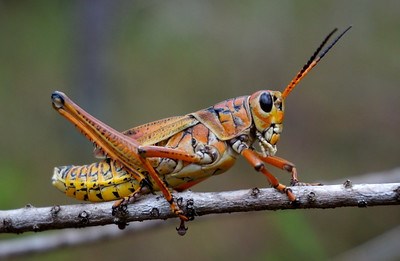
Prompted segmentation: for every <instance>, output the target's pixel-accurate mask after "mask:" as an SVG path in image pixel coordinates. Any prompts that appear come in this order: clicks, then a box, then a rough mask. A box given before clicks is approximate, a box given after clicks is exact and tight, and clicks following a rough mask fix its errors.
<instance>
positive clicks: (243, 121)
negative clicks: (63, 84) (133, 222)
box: [51, 27, 351, 234]
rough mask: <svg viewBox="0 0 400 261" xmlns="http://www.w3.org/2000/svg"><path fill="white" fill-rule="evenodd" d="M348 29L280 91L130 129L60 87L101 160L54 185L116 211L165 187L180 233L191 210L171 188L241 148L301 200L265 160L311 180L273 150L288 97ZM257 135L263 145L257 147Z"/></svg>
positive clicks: (206, 173) (62, 100)
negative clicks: (182, 205) (106, 203)
mask: <svg viewBox="0 0 400 261" xmlns="http://www.w3.org/2000/svg"><path fill="white" fill-rule="evenodd" d="M350 28H351V27H348V28H347V29H346V30H345V31H344V32H342V33H341V34H340V35H339V36H338V37H336V39H335V40H334V41H333V42H332V43H331V44H330V45H328V46H327V47H326V48H325V49H324V50H323V48H324V46H325V45H326V43H327V42H328V40H329V38H330V37H331V36H332V35H333V33H335V32H336V30H337V29H335V30H333V31H332V32H331V33H330V34H329V35H328V36H327V37H326V38H325V39H324V41H323V42H322V43H321V45H320V46H319V47H318V48H317V50H316V51H315V52H314V54H313V55H312V56H311V58H310V59H309V61H308V62H307V63H306V64H305V65H304V67H303V68H302V69H301V70H300V72H298V74H297V75H296V76H295V77H294V78H293V80H292V81H291V82H290V83H289V84H288V86H287V87H286V88H285V90H284V91H283V92H282V93H281V92H279V91H270V90H262V91H257V92H255V93H253V94H252V95H250V96H242V97H237V98H232V99H227V100H225V101H222V102H220V103H218V104H216V105H214V106H211V107H209V108H207V109H204V110H199V111H197V112H194V113H190V114H187V115H184V116H176V117H171V118H166V119H162V120H158V121H154V122H151V123H147V124H144V125H141V126H138V127H135V128H132V129H129V130H127V131H124V132H119V131H116V130H114V129H113V128H111V127H109V126H107V125H106V124H104V123H102V122H101V121H99V120H97V119H96V118H94V117H93V116H91V115H90V114H88V113H87V112H85V111H84V110H83V109H81V108H80V107H79V106H78V105H76V104H75V103H73V102H72V101H71V100H70V99H69V98H68V97H67V96H66V95H65V94H63V93H61V92H54V93H53V94H52V95H51V98H52V102H53V107H54V108H55V109H56V110H57V111H58V112H59V113H60V114H61V115H63V116H64V117H65V118H67V119H68V120H69V121H70V122H72V123H73V124H74V125H75V126H76V127H77V128H78V129H79V130H80V131H81V132H82V133H83V134H84V135H85V136H86V137H87V138H88V139H89V140H91V141H92V142H93V143H94V144H95V146H96V148H95V155H96V156H97V157H100V158H103V160H102V161H100V162H97V163H93V164H90V165H84V166H63V167H56V168H55V170H54V175H53V178H52V180H53V185H54V186H56V187H57V188H58V189H60V190H61V191H64V192H65V193H66V194H67V195H68V196H72V197H75V198H77V199H80V200H89V201H109V200H118V201H116V202H115V203H114V205H113V211H114V210H116V209H118V208H120V207H121V206H125V205H126V204H128V203H129V202H130V201H132V200H134V199H135V198H137V197H138V196H140V195H141V194H145V193H149V192H152V191H161V192H162V193H163V195H164V197H165V198H166V200H167V201H168V202H169V204H170V206H171V210H172V211H173V213H175V214H176V215H177V216H179V218H180V220H181V225H180V227H179V228H177V229H178V232H179V234H184V233H185V231H186V228H185V226H184V222H185V221H187V220H188V217H187V216H185V214H184V213H183V211H182V210H181V209H180V208H179V206H178V205H177V203H176V202H175V201H174V198H173V197H172V194H171V192H170V189H174V190H176V191H183V190H185V189H187V188H190V187H191V186H193V185H195V184H197V183H199V182H201V181H203V180H205V179H206V178H208V177H211V176H213V175H216V174H220V173H223V172H225V171H226V170H228V169H229V168H230V167H231V166H232V165H233V164H234V162H235V160H236V158H237V157H238V156H239V155H241V156H243V157H244V158H245V159H246V160H247V161H248V163H249V164H250V165H251V166H253V167H254V169H255V170H256V171H259V172H261V173H262V174H264V175H265V176H266V178H267V180H268V182H269V183H270V184H271V185H272V186H273V187H274V188H276V189H277V190H278V191H281V192H284V193H286V195H287V196H288V199H289V200H290V202H295V201H296V196H295V195H294V194H293V193H292V191H291V190H290V188H288V187H286V186H285V185H283V184H280V183H279V181H278V180H277V178H275V177H274V176H273V175H272V174H271V173H270V172H269V171H268V170H267V168H266V167H265V163H267V164H270V165H272V166H274V167H277V168H280V169H283V170H286V171H288V172H290V173H291V185H292V186H295V185H306V184H308V183H300V182H299V181H298V178H297V171H296V168H295V166H294V165H293V164H292V163H290V162H288V161H286V160H285V159H282V158H279V157H277V156H275V153H276V150H277V149H276V144H277V142H278V140H279V138H280V134H281V132H282V123H283V116H284V101H285V99H286V97H287V96H288V95H289V93H290V92H291V91H292V90H293V88H294V87H295V86H296V85H297V84H298V83H299V82H300V81H301V79H302V78H303V77H304V76H306V75H307V74H308V72H310V70H311V69H312V68H314V66H315V65H316V64H317V63H318V62H319V61H320V60H321V59H322V58H323V57H324V56H325V54H326V53H327V52H328V51H329V50H330V49H331V48H332V47H333V46H334V45H335V44H336V42H337V41H338V40H339V39H340V38H341V37H342V36H343V35H344V34H345V33H346V32H347V31H348V30H349V29H350ZM255 142H257V143H258V144H259V147H260V149H261V151H260V152H257V151H256V150H255V148H254V147H253V144H254V143H255Z"/></svg>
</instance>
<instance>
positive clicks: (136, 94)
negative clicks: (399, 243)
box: [0, 0, 400, 260]
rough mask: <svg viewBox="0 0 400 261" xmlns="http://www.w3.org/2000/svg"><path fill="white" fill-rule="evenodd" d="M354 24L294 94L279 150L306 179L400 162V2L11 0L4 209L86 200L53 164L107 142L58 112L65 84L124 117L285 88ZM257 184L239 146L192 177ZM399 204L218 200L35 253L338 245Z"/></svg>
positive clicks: (370, 233) (298, 249)
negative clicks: (189, 213)
mask: <svg viewBox="0 0 400 261" xmlns="http://www.w3.org/2000/svg"><path fill="white" fill-rule="evenodd" d="M349 24H353V26H354V28H353V29H352V30H351V31H350V32H349V33H348V34H347V35H346V36H345V38H344V39H343V40H342V41H341V42H340V43H339V44H338V45H337V46H336V47H335V48H334V49H333V50H332V51H331V53H329V54H328V55H327V56H326V58H325V59H324V60H323V61H322V62H321V63H320V65H319V66H318V67H317V68H316V69H315V70H314V71H313V72H312V73H311V74H310V75H309V76H308V77H306V79H304V80H303V82H302V83H301V84H300V85H299V86H298V88H296V90H295V91H294V92H293V93H292V94H291V95H290V97H289V98H288V99H287V102H286V120H285V128H284V133H283V136H282V139H281V142H280V144H279V150H278V155H279V156H281V157H284V158H286V159H289V160H290V161H292V162H294V163H296V165H297V166H298V169H299V174H300V177H301V179H302V180H304V181H323V182H324V181H325V182H327V181H329V180H340V181H344V180H345V179H347V178H349V177H353V176H357V175H360V174H364V173H368V172H374V171H382V170H388V169H392V168H394V167H397V166H398V165H399V158H400V157H399V155H400V142H399V133H400V117H399V113H400V86H399V80H400V76H399V72H400V60H399V55H400V30H399V28H400V2H398V1H394V0H393V1H177V0H176V1H175V0H173V1H96V2H95V1H53V0H51V1H49V0H40V1H25V0H24V1H22V0H21V1H0V126H1V127H0V131H1V137H2V138H1V139H0V151H1V152H0V153H1V157H0V178H1V179H0V209H13V208H19V207H22V206H24V205H25V204H27V203H31V204H33V205H35V206H49V205H54V204H69V203H76V201H75V200H73V199H69V198H66V197H65V196H64V195H63V194H61V193H60V192H58V191H57V190H56V189H55V188H53V187H52V185H51V182H50V177H51V175H52V168H53V167H54V166H58V165H66V164H85V163H90V162H92V161H94V159H93V157H92V154H91V150H92V149H91V145H90V143H89V142H87V141H86V140H85V139H84V138H83V137H81V135H80V134H79V133H78V132H77V131H76V130H75V129H74V128H73V126H71V125H70V124H69V123H68V122H66V121H65V120H64V119H62V118H61V117H60V116H59V115H58V114H57V113H56V112H54V110H53V109H52V107H51V102H50V94H51V92H52V91H54V90H61V91H63V92H65V93H67V94H68V95H69V96H70V97H71V98H72V99H74V100H75V101H76V102H77V103H78V104H80V105H81V106H82V107H83V108H85V109H87V111H89V112H90V113H92V114H93V115H95V116H96V117H98V118H100V119H102V120H103V121H104V122H107V123H108V124H110V125H111V126H113V127H114V128H116V129H120V130H124V129H127V128H130V127H133V126H136V125H138V124H141V123H145V122H149V121H152V120H156V119H160V118H163V117H168V116H173V115H182V114H186V113H189V112H192V111H196V110H198V109H201V108H205V107H208V106H210V105H212V104H215V103H217V102H219V101H221V100H223V99H226V98H230V97H236V96H241V95H246V94H251V93H252V92H255V91H257V90H259V89H272V90H283V88H284V87H285V86H286V84H287V83H288V82H289V81H290V80H291V79H292V77H293V76H294V75H295V74H296V72H297V71H298V70H299V69H300V68H301V66H302V65H303V64H304V63H305V62H306V61H307V59H308V58H309V56H310V55H311V54H312V52H313V51H314V50H315V48H316V47H317V46H318V44H319V43H320V41H321V40H322V39H323V37H324V36H325V35H326V34H327V33H328V32H330V31H331V30H332V29H333V28H334V27H339V28H342V29H344V28H345V27H347V26H348V25H349ZM273 172H274V173H276V175H278V176H279V178H280V179H281V181H282V182H284V183H288V179H289V178H288V175H287V174H286V173H283V172H281V171H279V170H273ZM256 186H257V187H264V186H267V184H266V181H265V180H264V178H263V177H262V175H259V174H258V173H256V172H255V171H253V169H252V168H250V167H249V166H248V165H247V164H246V163H245V162H243V161H242V160H239V162H238V164H237V165H236V166H235V167H234V168H233V169H232V170H230V171H229V172H228V173H226V174H224V175H221V176H219V177H215V178H212V179H210V180H208V181H205V182H204V183H202V184H199V185H198V186H196V187H194V188H193V190H195V191H221V190H232V189H244V188H252V187H256ZM399 219H400V211H399V209H398V208H397V207H380V208H367V209H355V208H354V209H334V210H299V211H283V212H261V213H245V214H231V215H219V216H213V217H210V218H198V219H196V221H195V222H192V223H190V224H189V225H190V230H189V231H188V234H187V235H186V236H185V237H183V238H182V237H178V236H177V235H176V232H175V231H174V227H172V226H171V227H169V226H167V227H164V228H162V229H159V230H152V231H148V232H146V233H141V234H139V235H136V236H135V235H133V236H131V237H128V238H123V239H120V240H114V241H106V242H100V243H97V244H95V245H90V246H84V247H76V248H74V249H73V250H71V249H64V250H60V251H57V252H51V253H48V254H43V255H37V256H32V257H29V258H28V257H27V258H26V259H28V260H46V259H47V260H53V259H54V258H58V260H72V259H77V258H79V259H86V258H92V259H97V260H107V259H110V258H113V259H126V258H129V259H141V260H157V259H158V260H159V259H163V260H172V259H174V260H216V259H218V260H232V259H233V260H237V259H244V258H246V260H266V259H268V260H284V259H291V260H292V259H293V258H295V259H300V260H302V259H307V260H323V259H328V258H332V257H334V256H336V255H338V254H340V253H342V252H344V251H346V250H349V249H351V248H353V247H355V246H357V245H359V244H361V243H363V242H365V241H367V240H369V239H371V238H373V237H375V236H377V235H379V234H381V233H383V232H384V231H386V230H388V229H390V228H391V227H394V226H396V225H398V223H399ZM22 236H32V235H30V234H26V235H20V236H18V237H22ZM9 238H11V236H8V235H1V236H0V240H7V239H9ZM0 244H1V241H0Z"/></svg>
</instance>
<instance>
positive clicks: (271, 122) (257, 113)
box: [249, 90, 284, 155]
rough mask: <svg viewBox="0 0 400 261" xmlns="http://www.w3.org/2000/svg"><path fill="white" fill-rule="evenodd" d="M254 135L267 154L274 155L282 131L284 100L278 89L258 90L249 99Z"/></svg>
mask: <svg viewBox="0 0 400 261" xmlns="http://www.w3.org/2000/svg"><path fill="white" fill-rule="evenodd" d="M249 105H250V112H251V115H252V118H253V124H254V126H255V128H256V137H257V139H258V140H259V142H260V146H261V148H262V150H263V152H264V154H267V155H274V154H275V152H276V143H277V142H278V140H279V138H280V134H281V132H282V127H283V125H282V123H283V115H284V100H283V98H282V94H281V93H280V92H279V91H265V90H264V91H258V92H256V93H253V94H252V95H251V96H250V99H249Z"/></svg>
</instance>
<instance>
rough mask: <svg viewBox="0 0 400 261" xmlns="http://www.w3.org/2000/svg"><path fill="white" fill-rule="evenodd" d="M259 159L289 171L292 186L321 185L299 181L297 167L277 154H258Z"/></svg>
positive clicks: (319, 184)
mask: <svg viewBox="0 0 400 261" xmlns="http://www.w3.org/2000/svg"><path fill="white" fill-rule="evenodd" d="M260 159H261V160H262V161H263V162H265V163H268V164H270V165H272V166H274V167H277V168H279V169H282V170H286V171H288V172H290V173H291V181H290V185H292V186H321V185H322V184H321V183H306V182H300V181H299V179H298V176H297V169H296V167H295V165H294V164H293V163H291V162H290V161H287V160H285V159H283V158H280V157H277V156H260Z"/></svg>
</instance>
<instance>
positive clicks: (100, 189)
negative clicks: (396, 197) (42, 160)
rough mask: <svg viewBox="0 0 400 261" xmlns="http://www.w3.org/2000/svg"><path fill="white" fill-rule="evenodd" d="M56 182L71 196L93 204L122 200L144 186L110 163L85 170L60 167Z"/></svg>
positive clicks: (54, 177)
mask: <svg viewBox="0 0 400 261" xmlns="http://www.w3.org/2000/svg"><path fill="white" fill-rule="evenodd" d="M52 181H53V185H54V186H55V187H56V188H58V189H59V190H61V191H62V192H64V193H65V194H66V195H67V196H70V197H74V198H76V199H79V200H89V201H92V202H96V201H111V200H116V199H120V198H122V197H126V196H128V195H130V194H132V192H134V191H135V190H136V189H137V188H139V186H140V184H139V182H138V181H137V180H136V179H134V178H133V177H132V176H131V175H130V174H128V172H127V171H126V170H125V169H124V168H123V167H122V165H120V164H118V163H116V162H114V161H109V160H104V161H100V162H96V163H92V164H89V165H83V166H62V167H56V168H54V173H53V177H52Z"/></svg>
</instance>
